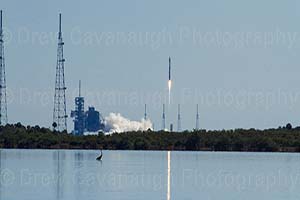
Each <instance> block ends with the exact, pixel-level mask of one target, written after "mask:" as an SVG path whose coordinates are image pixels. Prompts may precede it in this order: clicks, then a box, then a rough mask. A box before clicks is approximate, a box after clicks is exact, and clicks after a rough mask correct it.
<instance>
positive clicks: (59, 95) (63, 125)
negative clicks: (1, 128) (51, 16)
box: [53, 14, 68, 131]
mask: <svg viewBox="0 0 300 200" xmlns="http://www.w3.org/2000/svg"><path fill="white" fill-rule="evenodd" d="M63 46H64V42H63V39H62V32H61V14H59V32H58V48H57V64H56V78H55V94H54V110H53V128H54V129H55V130H58V131H66V130H67V117H68V116H67V111H66V89H67V88H66V86H65V72H64V71H65V65H64V63H65V59H64V52H63Z"/></svg>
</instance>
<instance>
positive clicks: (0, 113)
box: [0, 10, 7, 125]
mask: <svg viewBox="0 0 300 200" xmlns="http://www.w3.org/2000/svg"><path fill="white" fill-rule="evenodd" d="M3 36H4V35H3V27H2V10H1V11H0V125H5V124H7V100H6V78H5V60H4V38H3Z"/></svg>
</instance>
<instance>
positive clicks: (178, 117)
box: [177, 104, 181, 132]
mask: <svg viewBox="0 0 300 200" xmlns="http://www.w3.org/2000/svg"><path fill="white" fill-rule="evenodd" d="M177 132H181V115H180V104H178V116H177Z"/></svg>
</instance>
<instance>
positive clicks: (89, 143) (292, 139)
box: [0, 123, 300, 152]
mask: <svg viewBox="0 0 300 200" xmlns="http://www.w3.org/2000/svg"><path fill="white" fill-rule="evenodd" d="M0 148H20V149H109V150H189V151H257V152H300V128H292V127H291V125H287V126H285V127H279V128H277V129H266V130H257V129H247V130H246V129H235V130H216V131H211V130H193V131H184V132H180V133H177V132H165V131H157V132H154V131H151V130H149V131H144V132H142V131H138V132H125V133H114V134H110V135H105V134H103V133H101V132H99V133H98V135H87V136H74V135H72V134H68V133H66V132H62V133H61V132H55V131H52V130H50V129H48V128H41V127H39V126H33V127H31V126H27V127H25V126H23V125H22V124H20V123H17V124H11V125H6V126H0Z"/></svg>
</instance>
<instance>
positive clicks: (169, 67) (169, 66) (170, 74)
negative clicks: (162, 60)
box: [169, 57, 171, 81]
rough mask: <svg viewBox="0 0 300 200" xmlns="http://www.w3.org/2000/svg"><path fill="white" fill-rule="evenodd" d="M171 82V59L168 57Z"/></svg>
mask: <svg viewBox="0 0 300 200" xmlns="http://www.w3.org/2000/svg"><path fill="white" fill-rule="evenodd" d="M170 80H171V58H170V57H169V81H170Z"/></svg>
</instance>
